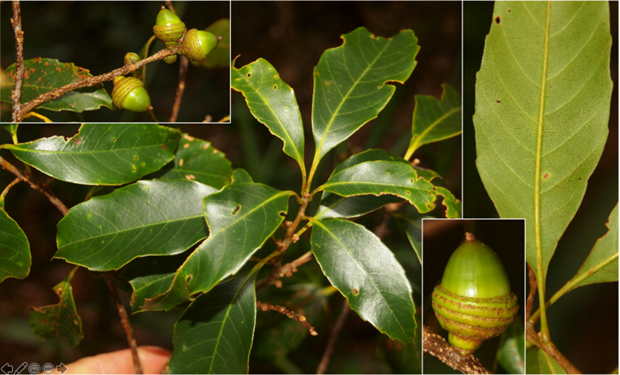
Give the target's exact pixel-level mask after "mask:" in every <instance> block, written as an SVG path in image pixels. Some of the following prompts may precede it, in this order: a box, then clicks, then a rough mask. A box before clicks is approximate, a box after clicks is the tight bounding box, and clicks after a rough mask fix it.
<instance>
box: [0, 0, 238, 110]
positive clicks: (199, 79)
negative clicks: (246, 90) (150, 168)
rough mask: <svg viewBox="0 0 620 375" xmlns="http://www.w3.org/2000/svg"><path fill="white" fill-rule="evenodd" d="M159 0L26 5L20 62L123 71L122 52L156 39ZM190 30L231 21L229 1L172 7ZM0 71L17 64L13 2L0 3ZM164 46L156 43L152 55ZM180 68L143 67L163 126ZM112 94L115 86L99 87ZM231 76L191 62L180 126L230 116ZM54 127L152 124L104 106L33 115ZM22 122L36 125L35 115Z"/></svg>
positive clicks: (95, 72) (159, 64) (157, 64)
mask: <svg viewBox="0 0 620 375" xmlns="http://www.w3.org/2000/svg"><path fill="white" fill-rule="evenodd" d="M163 4H164V2H163V1H161V2H157V1H105V2H103V1H92V2H91V1H84V2H80V1H78V2H66V1H52V2H39V1H36V2H35V1H25V2H22V3H21V16H22V29H23V30H24V32H25V35H24V38H25V39H24V59H25V60H28V59H32V58H35V57H46V58H52V59H57V60H59V61H60V62H67V63H74V64H75V65H76V66H80V67H83V68H86V69H88V70H90V73H91V74H92V75H93V76H95V75H99V74H103V73H107V72H110V71H112V70H114V69H117V68H120V67H121V66H123V59H124V57H125V54H126V53H127V52H136V53H138V52H139V51H140V49H142V47H143V46H144V44H145V43H146V42H147V41H148V39H149V38H150V37H151V36H152V35H153V25H155V19H156V17H157V13H158V12H159V10H160V8H161V6H162V5H163ZM174 6H175V11H176V12H177V14H178V15H179V16H180V18H181V19H182V20H183V22H185V26H186V27H187V28H188V29H192V28H196V29H199V30H200V29H204V28H206V27H207V26H209V25H211V24H212V23H213V22H215V21H217V20H219V19H220V18H230V13H229V9H230V2H229V1H208V2H204V1H203V2H199V1H190V2H174ZM0 11H1V14H0V31H1V39H0V41H1V43H0V47H1V48H0V56H1V59H0V66H1V67H2V69H6V68H7V67H8V66H9V65H11V64H14V63H15V37H14V33H13V29H12V26H11V23H10V21H9V20H10V18H11V17H12V15H13V11H12V8H11V2H10V1H4V2H2V3H1V4H0ZM162 48H164V45H163V43H161V42H160V41H159V40H158V39H156V41H155V42H153V44H152V45H151V49H150V55H152V54H153V53H155V52H157V51H159V50H160V49H162ZM178 72H179V64H178V60H177V63H175V64H172V65H168V64H165V63H163V62H154V63H151V64H148V68H147V78H146V82H145V87H146V89H147V91H148V93H149V95H150V97H151V105H152V106H153V108H154V112H155V116H156V117H157V119H158V120H159V121H168V118H169V117H170V112H171V109H172V105H173V102H174V98H175V94H176V88H177V85H178V75H179V73H178ZM104 86H105V88H106V91H107V92H108V94H109V95H112V89H113V84H112V82H111V81H110V82H106V83H104ZM229 88H230V75H229V70H228V69H227V68H218V69H205V68H196V67H193V66H192V65H191V64H190V66H189V69H188V73H187V78H186V88H185V93H184V96H183V102H182V103H181V108H180V111H179V117H178V121H179V122H186V121H192V122H202V121H203V120H204V118H205V116H206V115H211V116H212V118H213V121H218V120H220V119H221V118H223V117H224V116H226V115H229V114H230V105H229V90H230V89H229ZM7 104H8V103H5V104H3V106H2V117H1V120H2V121H11V117H10V108H11V106H10V104H8V106H7ZM36 112H39V113H41V114H43V115H45V116H47V117H49V118H50V119H51V120H52V121H55V122H86V121H89V122H135V121H143V122H144V121H146V122H149V121H152V119H151V117H150V116H149V115H148V114H147V113H146V112H144V113H134V112H130V111H124V110H114V111H112V110H110V109H108V108H102V109H100V110H97V111H89V112H83V113H74V112H53V111H47V110H36ZM25 121H34V122H41V120H39V119H36V118H34V119H33V118H28V119H26V120H25Z"/></svg>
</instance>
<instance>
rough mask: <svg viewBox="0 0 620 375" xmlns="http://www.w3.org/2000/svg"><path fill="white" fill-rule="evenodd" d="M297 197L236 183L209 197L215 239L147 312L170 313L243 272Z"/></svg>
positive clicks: (150, 301) (191, 259)
mask: <svg viewBox="0 0 620 375" xmlns="http://www.w3.org/2000/svg"><path fill="white" fill-rule="evenodd" d="M292 194H293V192H291V191H279V190H276V189H273V188H271V187H269V186H266V185H262V184H232V185H228V186H226V187H224V188H223V189H222V190H221V191H219V192H217V193H215V194H211V195H210V196H208V197H207V198H205V199H204V215H205V217H206V220H207V224H208V225H209V229H210V232H211V233H210V235H209V238H208V239H207V240H205V241H204V242H203V243H202V244H201V245H200V246H199V247H198V249H196V250H195V251H194V252H193V253H192V254H191V255H190V256H189V258H187V260H186V261H185V263H184V264H183V266H181V268H179V270H178V271H177V273H176V277H175V278H174V281H173V283H172V285H171V286H170V288H169V290H168V291H167V292H166V293H164V294H161V295H159V296H157V297H156V298H153V299H148V300H147V301H146V304H145V305H144V306H143V307H142V308H143V309H144V310H169V309H171V308H173V307H174V306H176V305H178V304H179V303H182V302H185V301H187V300H189V299H190V298H191V296H192V295H193V294H196V293H199V292H205V293H206V292H208V291H209V290H210V289H211V288H213V287H214V286H215V285H216V284H217V283H219V282H220V281H221V280H223V279H224V278H225V277H227V276H230V275H234V274H235V273H236V272H238V271H239V269H240V268H241V267H242V266H243V265H244V264H245V262H246V261H247V260H248V259H249V258H250V257H251V256H252V254H254V253H255V252H256V250H258V249H260V248H261V247H262V246H263V244H264V243H265V241H266V240H267V239H268V238H269V237H270V236H271V235H272V234H273V232H275V230H276V229H278V227H279V226H280V224H281V223H282V221H283V220H284V217H283V214H286V212H287V211H288V199H289V197H290V196H291V195H292Z"/></svg>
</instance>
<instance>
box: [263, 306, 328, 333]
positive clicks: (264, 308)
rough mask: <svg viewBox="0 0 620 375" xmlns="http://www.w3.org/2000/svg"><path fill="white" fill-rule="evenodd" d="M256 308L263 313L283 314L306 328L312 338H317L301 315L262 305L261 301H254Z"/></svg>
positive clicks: (281, 308) (312, 328) (282, 307)
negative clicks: (270, 311)
mask: <svg viewBox="0 0 620 375" xmlns="http://www.w3.org/2000/svg"><path fill="white" fill-rule="evenodd" d="M256 307H257V308H258V309H261V310H263V311H269V310H272V311H277V312H279V313H280V314H284V315H286V316H287V317H288V318H289V319H293V320H296V321H298V322H299V323H301V325H303V326H304V327H306V329H308V332H310V334H311V335H312V336H317V335H318V332H317V331H316V330H315V329H314V327H313V326H311V325H310V323H308V321H307V320H306V317H305V316H303V315H299V314H297V313H295V312H294V311H291V310H289V309H287V308H286V307H284V306H278V305H272V304H270V303H263V302H261V301H256Z"/></svg>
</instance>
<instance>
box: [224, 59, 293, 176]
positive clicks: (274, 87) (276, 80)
mask: <svg viewBox="0 0 620 375" xmlns="http://www.w3.org/2000/svg"><path fill="white" fill-rule="evenodd" d="M230 79H231V81H232V88H233V89H235V90H237V91H239V92H241V93H242V94H243V96H244V97H245V100H246V102H247V104H248V107H249V108H250V111H252V114H253V115H254V117H256V119H257V120H258V121H259V122H261V123H262V124H264V125H265V126H267V128H268V129H269V131H270V132H271V133H272V134H273V135H275V136H276V137H278V138H280V139H281V140H282V142H284V148H283V149H284V152H285V153H286V154H287V155H288V156H290V157H292V158H293V159H295V160H296V161H297V163H299V166H300V167H301V169H302V172H303V173H304V174H305V164H304V127H303V123H302V121H301V114H300V113H299V107H298V106H297V100H296V99H295V93H294V91H293V89H292V88H291V87H290V86H289V85H288V84H286V82H284V81H283V80H282V79H281V78H280V75H279V74H278V72H277V71H276V69H275V68H274V67H273V66H272V65H271V64H270V63H269V62H268V61H267V60H265V59H258V60H256V61H255V62H253V63H250V64H248V65H245V66H243V67H241V68H240V69H237V68H235V67H234V66H233V67H232V69H231V77H230Z"/></svg>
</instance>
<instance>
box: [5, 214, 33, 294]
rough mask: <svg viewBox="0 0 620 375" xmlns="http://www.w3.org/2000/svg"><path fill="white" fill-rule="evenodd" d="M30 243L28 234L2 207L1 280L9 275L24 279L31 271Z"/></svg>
mask: <svg viewBox="0 0 620 375" xmlns="http://www.w3.org/2000/svg"><path fill="white" fill-rule="evenodd" d="M31 264H32V260H31V258H30V244H29V243H28V238H26V234H25V233H24V231H23V230H22V228H20V227H19V225H18V224H17V223H16V222H15V220H13V219H12V218H11V217H10V216H9V215H8V214H7V213H6V211H4V209H3V208H0V282H2V281H4V279H6V278H7V277H15V278H17V279H23V278H25V277H26V276H28V273H29V272H30V265H31Z"/></svg>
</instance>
